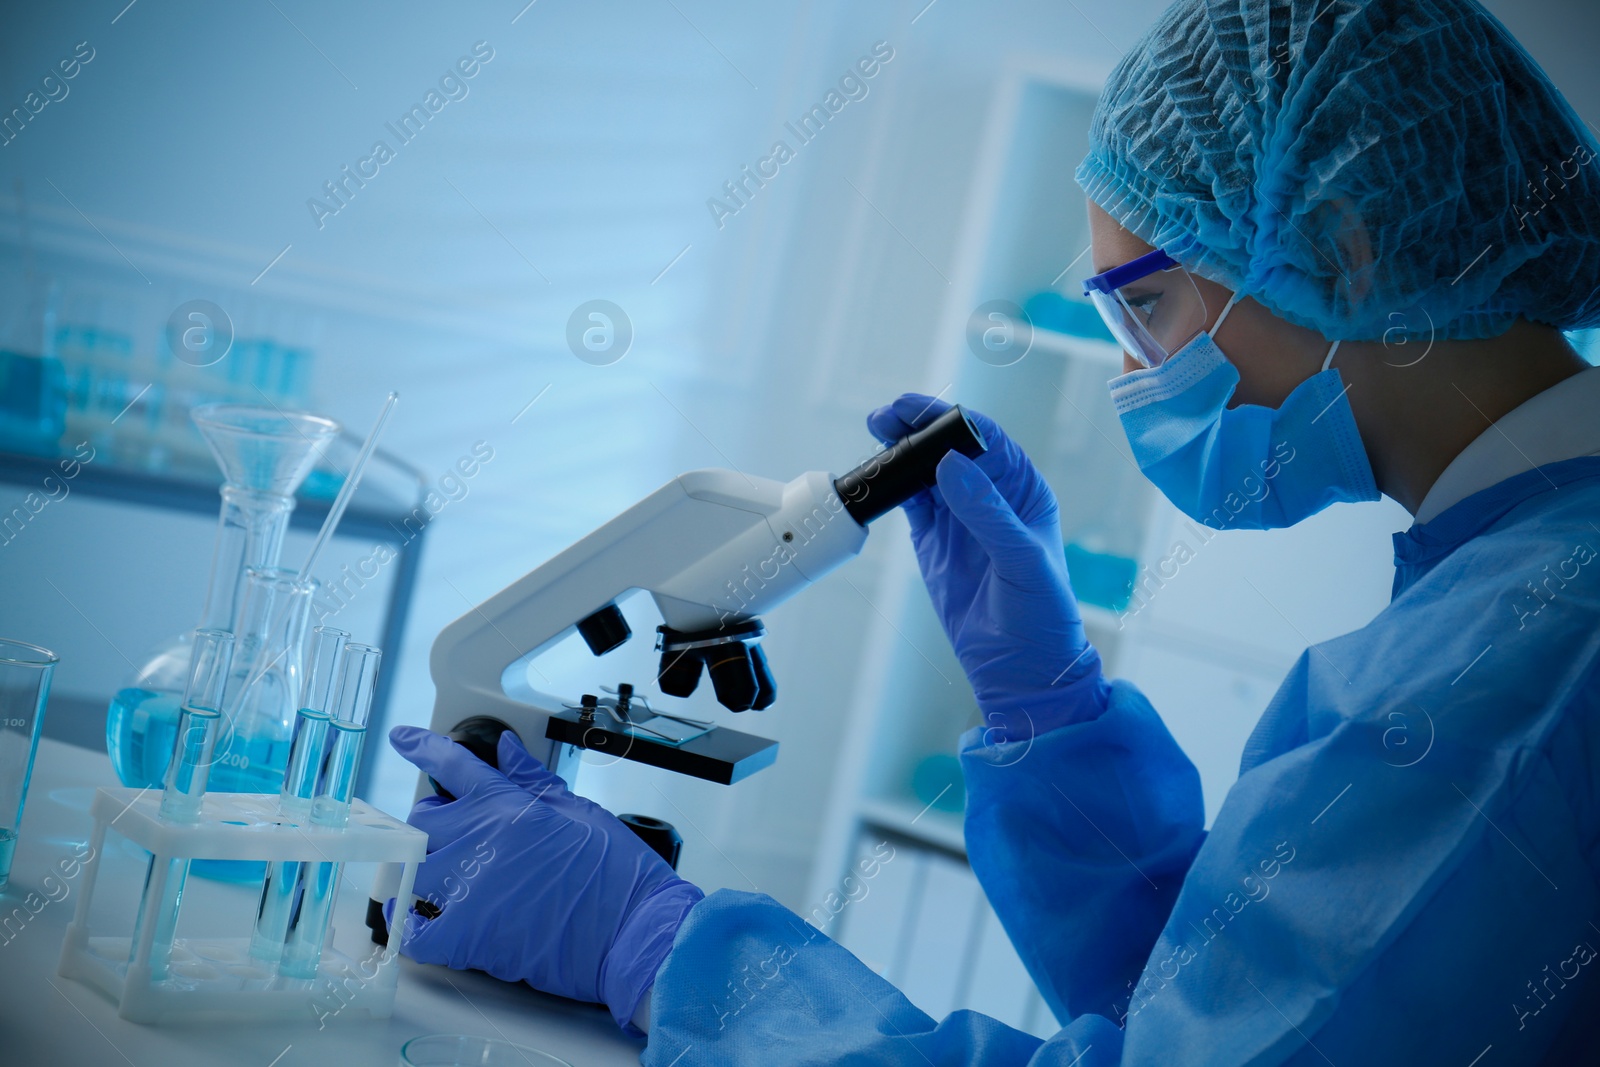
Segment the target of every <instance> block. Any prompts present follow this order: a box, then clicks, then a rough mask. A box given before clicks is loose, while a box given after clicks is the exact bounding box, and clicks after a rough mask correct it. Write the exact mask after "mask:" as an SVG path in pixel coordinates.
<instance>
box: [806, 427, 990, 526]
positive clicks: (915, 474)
mask: <svg viewBox="0 0 1600 1067" xmlns="http://www.w3.org/2000/svg"><path fill="white" fill-rule="evenodd" d="M988 450H989V445H988V443H987V442H985V441H984V439H983V434H982V433H980V432H979V430H978V427H977V426H975V425H973V422H972V419H971V418H970V417H969V416H968V415H967V413H966V412H965V411H964V410H962V407H961V405H960V404H957V405H955V406H954V407H952V408H951V409H950V410H949V411H947V412H945V413H944V414H943V415H940V416H939V417H938V418H937V419H934V420H933V421H932V422H930V423H928V425H926V426H924V427H923V428H922V429H920V430H917V431H916V432H915V433H913V434H911V436H909V437H902V438H901V439H900V440H898V441H896V442H895V443H894V444H892V445H890V446H889V447H888V448H886V449H884V450H883V451H882V452H879V453H878V454H877V455H875V456H873V457H872V458H871V459H869V460H867V461H866V462H865V463H863V464H861V466H859V467H857V468H856V469H855V470H853V471H851V472H850V473H849V474H845V475H841V476H840V477H839V478H837V479H835V480H834V483H833V488H834V491H835V492H837V493H838V494H839V499H840V500H842V501H843V502H844V509H845V510H846V511H848V512H849V513H850V517H851V518H852V519H854V520H856V522H857V523H858V524H860V525H862V526H865V525H866V524H867V523H869V522H871V521H872V520H873V519H876V518H877V517H878V516H880V515H883V514H885V513H887V512H889V511H891V510H893V509H894V508H897V507H899V506H900V505H901V504H904V503H905V502H906V501H907V500H910V499H911V498H912V497H913V496H915V495H916V494H917V493H919V492H921V491H922V490H924V489H927V488H929V487H930V486H932V485H933V484H934V482H935V473H934V472H935V471H936V470H937V469H938V467H939V461H940V460H941V459H943V458H944V456H945V453H946V452H950V451H956V452H960V453H961V454H962V455H963V456H966V457H968V458H969V459H976V458H977V457H978V456H981V455H983V453H985V452H987V451H988Z"/></svg>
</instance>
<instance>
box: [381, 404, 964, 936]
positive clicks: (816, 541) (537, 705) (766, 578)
mask: <svg viewBox="0 0 1600 1067" xmlns="http://www.w3.org/2000/svg"><path fill="white" fill-rule="evenodd" d="M952 449H954V450H956V451H959V452H961V453H962V454H963V455H966V456H968V457H976V456H978V455H980V454H982V453H983V452H984V451H986V449H987V445H986V443H985V441H984V439H983V435H982V433H981V432H980V431H979V430H978V428H977V427H976V426H975V425H973V423H972V420H971V418H970V417H969V416H968V415H967V413H966V412H965V411H964V410H963V409H962V408H961V407H960V406H959V405H957V406H955V407H952V408H950V409H949V410H948V411H946V412H945V413H944V414H942V415H941V416H940V417H939V418H937V419H936V420H934V421H933V422H931V423H929V424H928V425H927V426H925V427H923V428H922V429H921V430H918V431H916V432H915V433H913V434H911V435H910V436H908V437H905V438H903V439H901V440H900V441H898V442H896V443H895V444H893V445H891V446H889V447H888V448H886V449H885V450H883V451H881V452H879V453H877V454H876V455H874V456H872V457H871V458H870V459H868V460H867V461H866V462H864V463H862V464H861V465H860V466H858V467H857V468H856V469H854V470H852V471H850V472H849V473H848V474H845V475H843V476H842V477H839V478H834V477H832V476H831V475H829V474H825V473H822V472H820V471H811V472H808V473H806V474H802V475H800V476H799V477H798V478H795V479H794V480H793V481H791V482H788V483H787V484H785V483H783V482H778V481H773V480H770V479H766V478H759V477H753V476H748V475H745V474H741V473H739V472H737V471H727V470H696V471H690V472H688V473H686V474H682V475H679V476H678V477H677V478H674V479H673V480H672V481H670V482H668V483H667V484H666V485H664V486H662V487H661V488H660V489H657V490H656V491H655V492H654V493H651V494H650V495H649V496H647V497H645V498H644V499H643V500H641V501H639V502H638V503H637V504H635V505H633V506H632V507H630V508H629V509H628V510H626V511H624V512H623V513H622V514H620V515H618V516H617V517H615V518H614V519H612V520H611V521H609V522H607V523H605V524H604V525H603V526H601V527H599V528H598V529H596V530H594V531H593V532H592V533H590V534H588V535H587V536H586V537H584V538H582V539H581V540H579V541H578V542H576V543H575V544H573V545H571V546H570V547H568V548H566V549H565V550H563V551H562V552H560V553H558V554H556V555H555V556H553V557H552V558H551V559H549V560H548V561H546V562H545V563H543V564H541V565H539V566H538V567H536V568H534V569H533V570H532V571H529V572H528V573H527V574H525V575H523V576H522V577H521V578H519V579H517V580H516V581H515V582H513V583H512V584H511V585H509V586H507V587H506V588H505V589H503V590H501V591H500V592H499V593H496V594H495V595H494V596H492V597H490V598H489V599H488V600H485V601H484V602H483V603H482V604H479V605H478V606H477V607H475V608H472V609H471V610H470V611H468V612H467V613H466V614H464V615H462V616H461V617H460V618H459V619H457V620H455V621H454V622H452V623H451V624H450V625H448V626H446V627H445V628H444V630H443V631H442V632H441V633H440V634H439V637H438V639H437V640H435V641H434V644H433V651H432V654H431V656H430V659H429V667H430V669H431V673H432V675H433V683H434V687H435V690H436V693H437V695H436V697H435V700H434V709H433V719H432V721H431V722H430V724H429V725H430V728H431V729H433V730H435V731H437V732H439V733H443V734H447V735H449V736H451V737H452V738H454V739H455V740H456V741H457V742H458V743H460V744H462V745H463V746H465V747H466V748H467V749H469V750H470V751H471V752H473V754H474V755H476V756H478V757H479V758H480V759H482V760H484V762H486V763H488V764H490V765H491V766H493V765H494V764H495V762H496V756H495V746H496V744H497V742H498V741H499V738H500V735H501V734H502V733H504V732H505V731H506V730H511V731H513V732H515V734H516V735H517V737H518V739H519V740H520V741H521V742H522V743H523V745H524V747H526V748H527V750H528V752H529V753H530V754H531V755H533V756H534V757H536V758H537V759H539V760H540V761H541V762H543V763H544V764H545V766H547V767H548V768H550V770H551V771H553V772H554V773H556V774H557V775H559V776H560V777H561V778H562V779H563V780H565V781H566V783H567V785H568V786H569V787H571V786H573V785H575V779H576V776H577V769H578V766H579V764H580V761H581V756H582V754H583V753H584V752H585V751H592V752H596V753H600V754H604V755H606V756H607V757H609V758H614V759H624V760H631V761H634V762H637V763H643V764H648V765H650V766H654V767H661V768H664V769H666V770H670V771H675V772H677V773H681V774H687V775H692V776H694V777H697V778H703V779H706V780H709V781H713V782H721V783H723V784H725V785H731V784H732V783H734V782H737V781H740V780H741V779H743V778H746V777H748V776H749V775H751V774H753V773H755V772H756V771H758V770H760V769H761V768H763V767H766V766H769V765H770V764H772V762H773V761H774V760H775V759H776V758H777V754H778V745H777V742H775V741H770V740H767V739H766V738H762V737H757V736H755V735H753V734H747V733H744V732H742V731H738V730H733V729H731V728H728V727H724V726H716V725H713V724H711V723H709V722H703V721H700V720H695V719H689V718H686V717H683V716H679V715H675V714H672V713H670V712H666V711H662V710H659V709H656V708H654V707H652V706H651V703H650V700H649V699H648V698H647V697H646V696H644V695H642V694H639V693H638V692H637V691H636V689H635V688H634V687H633V686H632V685H630V684H628V683H626V682H622V683H619V684H618V685H617V686H616V688H615V690H614V691H612V692H611V694H609V695H607V696H605V697H601V696H597V695H595V694H592V693H586V694H583V695H582V696H581V697H580V698H579V700H577V701H572V700H570V699H567V698H563V697H561V696H559V695H556V694H551V693H544V692H540V691H539V690H537V689H535V688H534V687H533V686H532V684H531V683H530V682H529V680H528V679H529V669H528V668H529V664H530V663H531V662H532V661H534V660H535V659H537V658H538V657H539V656H540V655H541V654H543V653H545V652H546V651H548V650H549V649H551V648H552V647H553V646H554V645H555V644H557V643H558V642H559V641H561V640H562V639H563V638H564V637H566V636H568V635H569V634H571V633H572V632H573V631H574V630H576V631H577V633H578V635H579V636H580V637H581V638H582V639H583V641H584V643H585V644H586V645H587V646H588V649H589V651H590V652H591V653H593V654H594V655H595V656H597V657H600V656H604V655H605V654H606V653H608V652H611V651H613V650H614V649H617V648H619V647H620V646H621V645H622V644H623V643H625V642H626V641H628V640H629V639H630V638H631V637H632V636H633V635H632V631H631V629H630V627H629V625H628V622H627V620H626V619H625V618H624V617H623V615H622V612H621V610H620V609H619V608H618V607H617V602H618V600H619V599H621V598H623V597H625V596H627V595H629V594H631V593H633V592H635V591H642V592H645V593H648V594H649V595H650V597H651V599H652V600H654V602H655V606H656V608H657V610H658V611H659V613H660V616H661V620H662V624H661V625H660V626H658V627H657V628H656V648H657V649H658V650H659V651H660V653H661V658H660V667H659V671H658V674H657V677H656V678H655V679H654V682H655V684H656V686H657V687H658V688H659V690H660V692H661V693H662V694H663V697H679V698H681V697H687V696H689V695H690V694H691V693H693V692H694V691H695V689H696V688H697V687H698V685H699V684H700V679H701V676H702V674H704V675H706V676H707V677H708V678H709V680H710V684H711V686H712V688H713V689H714V691H715V693H716V698H717V701H718V703H720V704H722V706H723V707H726V708H728V709H730V710H732V711H736V712H738V711H748V710H752V709H754V710H762V709H765V708H767V707H769V706H771V704H772V703H773V701H774V700H775V699H776V697H777V687H776V685H775V683H774V681H773V677H772V672H771V669H770V668H769V666H768V663H767V658H766V653H765V652H764V651H763V650H762V648H761V645H760V639H761V636H762V635H763V633H764V632H765V630H764V627H763V625H762V623H761V619H760V616H761V615H762V614H763V613H765V612H766V611H768V610H769V609H771V608H774V607H777V606H778V605H779V604H781V603H783V602H784V601H785V600H788V599H789V598H790V597H791V596H793V595H794V594H795V593H797V592H799V591H800V590H801V589H804V588H805V587H806V586H808V585H811V584H812V583H813V582H816V581H818V580H819V579H821V578H822V577H823V576H825V575H826V574H828V573H829V572H830V571H832V570H834V569H835V568H836V567H838V566H839V565H840V564H842V563H845V562H846V561H848V560H850V559H851V558H853V557H854V556H855V555H856V554H857V553H859V552H860V551H861V546H862V545H863V544H864V543H865V542H866V538H867V525H868V524H869V523H871V522H872V521H873V520H874V519H877V518H878V517H879V516H881V515H883V514H885V513H887V512H888V511H890V510H892V509H894V508H895V507H898V506H899V505H900V504H902V503H904V502H905V501H906V500H907V499H909V498H910V497H911V496H913V495H914V494H916V493H918V492H920V491H922V490H923V489H926V488H928V487H930V486H932V485H933V484H934V483H935V469H936V468H937V467H938V464H939V461H940V460H941V459H943V458H944V456H945V454H946V453H947V452H949V451H951V450H952ZM430 789H434V790H438V791H439V792H441V793H442V792H443V790H442V789H439V787H438V786H437V784H436V783H431V782H430V781H429V780H428V779H427V778H426V777H425V776H424V778H423V779H422V781H421V782H419V785H418V796H419V797H420V796H422V795H423V794H424V793H425V792H426V791H428V790H430ZM446 795H447V794H446ZM622 818H623V820H624V821H625V822H629V825H630V826H632V827H633V828H634V830H635V832H637V833H639V834H640V836H641V837H644V838H645V840H646V841H647V842H649V843H650V844H651V846H652V847H653V848H655V849H656V850H657V851H658V852H661V853H662V855H663V856H665V857H667V858H668V862H675V858H676V848H677V844H678V843H681V839H678V842H676V843H675V842H672V841H671V840H670V838H671V837H675V836H676V835H675V834H674V833H673V832H672V831H671V828H670V826H667V824H665V823H661V822H660V821H659V820H654V819H649V818H648V817H644V816H622ZM630 820H632V821H630ZM663 827H665V835H663V832H662V828H663ZM669 853H670V854H669ZM384 881H386V879H384V878H382V877H381V876H380V878H379V884H378V885H375V887H374V892H373V895H374V897H376V898H378V899H376V900H374V901H373V902H372V903H373V905H374V907H375V909H376V912H375V917H376V920H377V924H378V925H377V926H374V930H373V933H374V938H375V939H376V938H377V937H378V934H379V931H380V928H381V926H382V901H383V899H385V898H386V897H387V896H392V895H393V894H392V892H389V893H387V894H385V893H383V892H382V889H381V888H380V887H381V884H382V883H383V882H384ZM373 917H374V913H373V911H372V910H370V909H369V925H373V922H372V919H373Z"/></svg>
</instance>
